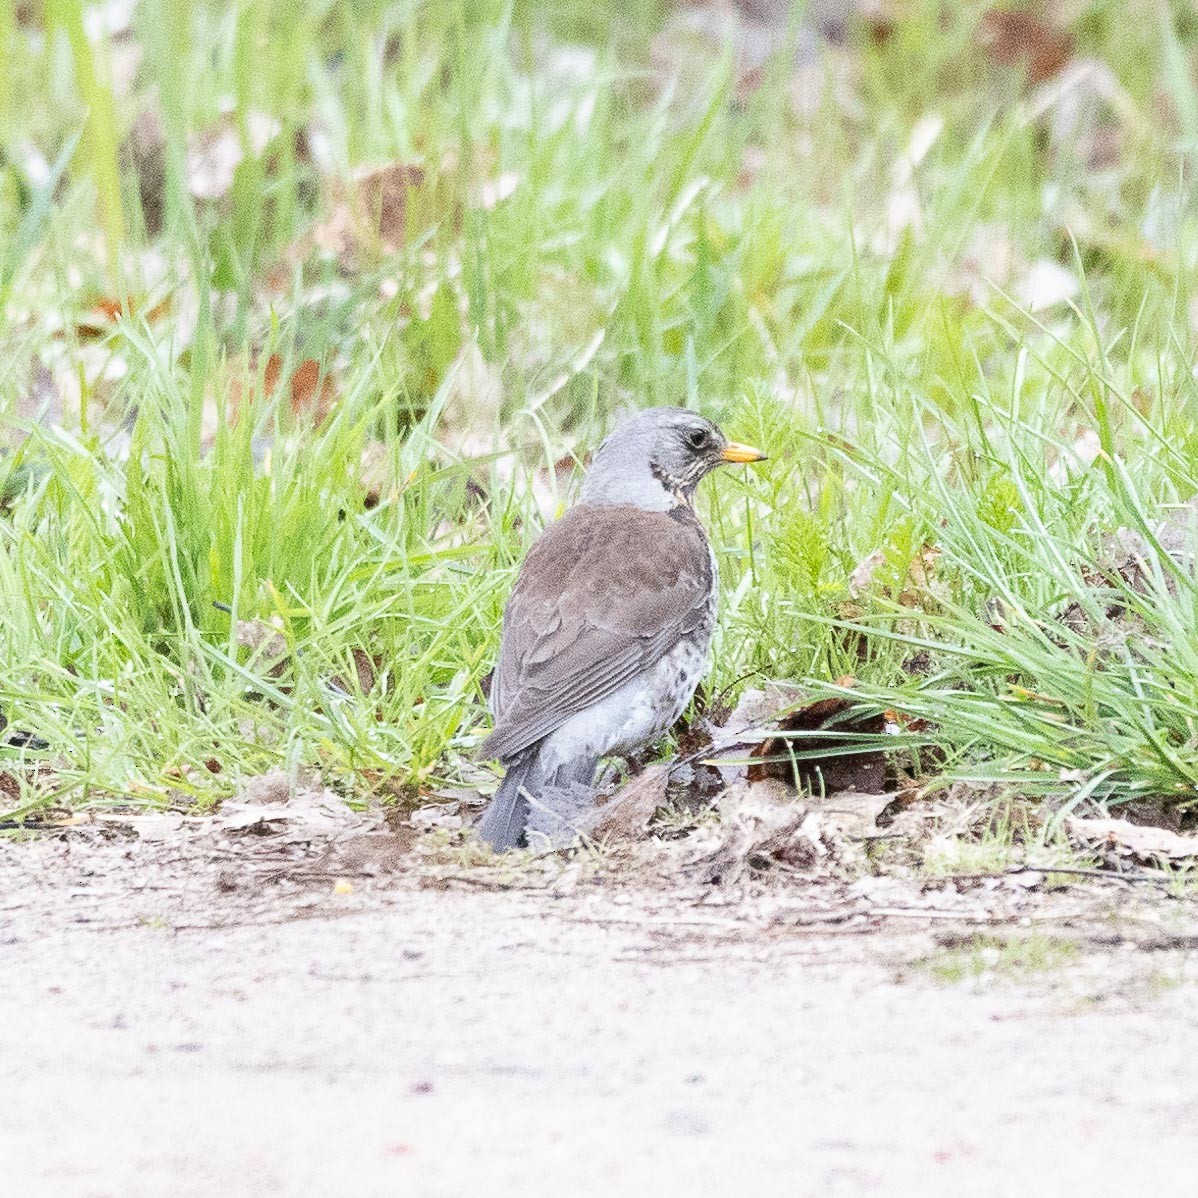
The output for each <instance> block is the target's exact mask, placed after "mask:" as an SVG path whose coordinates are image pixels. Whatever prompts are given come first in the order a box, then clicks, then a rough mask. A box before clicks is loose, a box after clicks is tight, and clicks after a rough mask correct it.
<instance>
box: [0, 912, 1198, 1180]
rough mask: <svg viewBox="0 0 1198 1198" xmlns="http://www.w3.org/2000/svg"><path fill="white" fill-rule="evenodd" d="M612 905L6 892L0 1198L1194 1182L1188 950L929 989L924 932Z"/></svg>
mask: <svg viewBox="0 0 1198 1198" xmlns="http://www.w3.org/2000/svg"><path fill="white" fill-rule="evenodd" d="M621 897H627V896H620V895H618V894H617V895H614V896H613V895H612V894H611V893H610V892H609V893H605V894H577V893H575V894H572V895H569V896H567V897H566V898H564V899H556V900H555V899H554V898H552V897H550V896H549V895H547V894H544V893H542V894H527V893H504V892H494V891H488V890H478V891H469V892H466V893H461V892H459V891H455V890H419V889H413V890H409V891H399V892H394V893H391V894H389V895H388V896H387V899H386V904H385V905H383V906H382V907H379V906H377V905H372V904H370V903H363V904H362V905H361V909H359V910H356V911H351V912H350V913H348V914H344V915H341V916H338V915H337V914H336V911H337V900H335V899H333V898H332V897H331V896H328V897H324V898H322V899H320V901H319V902H318V903H317V904H316V905H315V907H313V908H312V909H311V910H310V914H309V917H308V918H305V919H293V920H291V921H290V922H283V923H279V924H276V925H265V926H261V925H259V926H230V927H226V928H218V929H212V928H203V927H194V928H191V929H187V928H186V927H184V928H183V930H171V927H170V926H161V925H160V924H158V923H157V922H155V921H151V922H150V923H149V924H148V925H143V926H111V925H110V926H104V927H100V928H89V927H86V926H77V925H74V924H73V923H72V922H71V921H69V920H65V921H59V922H58V923H50V922H48V921H46V920H42V919H38V921H37V922H36V923H31V922H30V921H29V918H28V917H23V916H22V914H21V906H20V895H19V894H16V895H14V893H13V892H12V891H11V890H10V891H7V892H6V893H5V895H4V899H5V902H4V903H3V904H0V906H4V907H6V908H7V910H6V912H5V913H2V914H0V946H2V947H0V952H2V953H3V958H2V959H3V974H2V978H3V981H2V983H0V1095H2V1096H3V1103H4V1110H3V1117H2V1119H0V1194H3V1195H12V1196H14V1198H16V1196H20V1198H176V1196H177V1198H190V1196H192V1195H195V1196H199V1195H203V1196H205V1198H207V1196H209V1195H219V1196H221V1198H241V1196H255V1198H256V1196H258V1195H288V1196H303V1198H308V1196H320V1198H339V1196H341V1195H345V1196H346V1198H351V1196H352V1198H372V1196H375V1195H378V1196H383V1195H387V1196H392V1195H404V1196H406V1195H413V1196H417V1198H424V1196H429V1198H436V1196H440V1195H445V1196H455V1198H456V1196H458V1195H475V1194H494V1195H508V1194H511V1195H522V1196H536V1195H542V1194H543V1195H553V1196H555V1198H557V1196H574V1195H579V1196H587V1195H605V1196H606V1195H625V1194H633V1195H635V1194H653V1195H665V1196H669V1195H675V1194H677V1195H704V1196H707V1195H725V1194H726V1195H742V1194H747V1193H748V1194H752V1193H756V1194H768V1195H774V1194H777V1195H821V1196H822V1195H838V1194H851V1195H858V1194H861V1195H864V1194H886V1195H896V1194H897V1195H906V1194H912V1195H915V1194H919V1195H939V1194H944V1195H950V1194H951V1195H954V1196H959V1195H966V1196H968V1195H996V1196H998V1195H1002V1196H1006V1195H1015V1194H1021V1193H1025V1192H1030V1193H1045V1194H1054V1193H1062V1194H1063V1193H1087V1194H1090V1195H1107V1194H1110V1195H1115V1194H1118V1195H1127V1194H1151V1193H1167V1192H1174V1193H1182V1192H1189V1190H1190V1189H1191V1188H1192V1186H1193V1178H1194V1176H1195V1173H1196V1171H1198V1082H1196V1081H1195V1066H1194V1062H1195V1061H1196V1060H1198V1015H1196V1011H1198V1006H1196V1002H1195V1000H1196V998H1198V994H1196V992H1195V988H1194V986H1193V979H1194V977H1196V976H1198V973H1196V971H1195V968H1194V965H1193V963H1192V962H1191V961H1190V960H1189V956H1192V955H1193V954H1189V955H1187V954H1185V953H1183V952H1181V951H1179V950H1172V951H1158V952H1143V951H1139V950H1136V949H1132V948H1128V947H1122V948H1117V949H1100V950H1095V951H1094V952H1092V953H1090V954H1088V955H1086V956H1085V957H1084V958H1083V959H1082V960H1081V961H1080V963H1079V964H1077V965H1076V966H1070V967H1068V968H1067V969H1064V970H1061V971H1058V972H1056V973H1054V974H1052V975H1032V976H1030V977H1026V978H1023V979H1021V980H1016V981H1010V980H1003V979H997V980H994V981H992V982H991V983H988V984H979V983H977V982H964V983H958V984H956V985H953V986H943V985H938V984H936V983H935V982H934V981H932V980H931V979H930V978H929V976H928V974H927V971H926V970H922V969H918V968H912V967H911V966H910V964H909V962H910V961H911V960H912V959H913V958H914V957H917V956H919V955H921V954H922V953H924V952H926V951H928V948H929V946H930V943H931V942H930V940H929V938H928V936H927V934H926V933H924V932H923V931H921V930H913V931H912V932H910V933H907V932H905V931H904V932H902V933H899V934H894V933H882V932H879V933H868V934H865V935H842V936H836V935H833V934H830V933H828V932H826V931H824V932H819V933H811V932H803V931H802V930H800V929H796V928H793V927H790V928H786V927H783V928H778V927H774V928H772V929H771V928H770V927H769V926H768V925H769V921H768V920H754V919H752V918H749V917H747V916H745V915H744V914H743V913H738V911H737V910H736V909H730V910H729V911H723V912H721V911H716V912H714V913H707V912H704V911H703V910H701V909H697V908H695V907H694V906H693V905H680V904H674V905H671V903H670V901H669V899H668V898H662V897H661V896H657V897H655V898H654V897H649V898H645V897H644V896H642V897H641V898H635V899H633V900H631V901H627V902H621V901H619V900H620V899H621ZM356 901H357V900H356V899H354V900H353V902H355V903H356ZM35 906H36V904H35ZM42 914H43V912H41V911H38V912H37V915H42ZM179 922H185V921H176V924H177V923H179ZM929 926H931V924H929ZM1162 983H1164V984H1162ZM1175 983H1176V984H1175Z"/></svg>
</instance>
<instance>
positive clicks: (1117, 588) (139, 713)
mask: <svg viewBox="0 0 1198 1198" xmlns="http://www.w3.org/2000/svg"><path fill="white" fill-rule="evenodd" d="M0 39H2V43H3V45H4V46H5V48H6V55H5V70H4V72H3V80H2V84H0V301H2V310H0V444H2V445H3V447H4V449H3V456H2V457H0V496H2V498H0V663H2V664H0V711H2V712H3V714H4V716H5V717H6V719H7V720H8V723H9V737H8V740H7V741H6V742H5V744H4V745H3V746H0V771H3V776H4V777H6V778H8V779H9V780H10V781H9V783H8V784H7V785H6V793H8V795H9V798H10V799H11V800H12V801H11V804H10V806H11V808H12V810H14V811H28V810H31V809H33V808H36V807H44V806H47V805H51V804H55V803H60V802H69V803H72V804H76V805H80V804H82V805H87V804H97V803H108V802H112V801H119V802H128V801H130V800H131V799H132V800H136V801H143V800H144V801H146V802H164V801H182V802H192V801H199V802H207V801H211V800H213V799H217V798H219V797H221V796H222V795H223V794H226V793H229V792H230V791H231V790H232V789H233V788H234V787H235V786H236V779H237V778H238V777H239V776H240V775H242V774H244V773H247V772H254V771H258V770H261V769H264V768H267V767H269V766H272V765H277V764H280V763H281V764H284V765H286V766H289V767H291V768H297V767H298V766H300V765H315V766H318V767H319V768H321V769H323V770H324V771H325V773H326V775H327V776H329V777H330V778H331V779H333V780H336V781H339V782H341V783H342V784H343V785H344V786H345V787H346V788H347V790H349V791H350V792H352V793H354V794H357V795H362V796H365V795H369V794H372V793H381V794H384V795H399V796H401V797H404V798H415V797H417V796H419V795H422V794H427V793H429V792H430V791H432V790H435V789H436V788H438V787H439V786H442V785H443V784H445V783H447V782H454V781H461V780H462V779H466V780H469V781H472V782H475V783H477V782H478V781H479V776H478V775H477V774H476V773H474V772H472V769H471V767H469V766H468V764H467V761H468V756H469V752H470V749H471V747H472V746H473V745H474V744H475V743H477V740H478V739H479V738H480V735H481V729H482V726H483V721H482V711H481V706H480V700H481V695H480V690H479V685H480V679H481V678H482V677H483V675H484V674H485V672H486V670H487V669H488V668H489V663H490V661H491V659H492V657H493V655H494V651H495V647H496V641H497V630H498V620H499V616H500V613H501V610H502V603H503V599H504V597H505V594H506V590H507V588H508V586H509V585H510V581H511V578H512V572H513V569H514V566H515V564H516V563H517V562H518V561H519V559H520V557H521V556H522V554H523V552H524V550H525V549H526V548H527V545H528V544H529V543H530V541H531V540H532V538H533V537H534V536H535V535H536V533H537V532H538V531H539V529H540V528H541V527H542V526H543V524H544V522H545V521H546V520H548V519H551V518H553V517H554V516H555V515H556V514H557V513H558V512H559V511H560V510H561V507H562V505H563V504H564V503H566V502H568V501H569V498H570V495H571V493H572V492H571V486H572V482H571V480H572V479H573V478H574V477H576V474H575V472H574V465H575V456H577V457H582V456H584V455H585V452H586V450H587V448H588V447H590V446H592V445H593V444H594V443H595V441H596V440H597V438H598V437H600V436H601V435H602V433H603V431H605V430H606V429H607V428H608V427H610V423H611V421H612V419H613V418H614V416H615V414H616V413H618V412H619V411H620V410H622V409H626V408H628V407H631V406H637V405H647V404H654V403H685V404H691V405H694V406H697V407H699V408H702V409H703V410H704V411H706V412H707V413H708V414H710V415H712V416H714V417H716V418H718V419H720V420H722V421H724V422H725V424H726V426H727V427H728V429H729V431H730V433H732V434H733V435H736V436H738V437H741V438H742V439H745V440H750V441H753V442H756V443H759V444H763V445H764V446H765V447H766V448H768V450H769V451H770V453H771V458H772V462H771V465H770V468H769V469H768V470H764V471H760V472H756V473H754V474H753V475H752V476H748V477H741V476H739V475H733V474H731V473H725V474H724V475H722V476H720V477H719V478H717V479H715V480H713V482H711V483H709V484H707V489H706V494H705V495H704V497H703V504H704V512H705V516H706V518H707V520H708V523H709V526H710V527H711V529H712V534H713V539H714V541H715V543H716V545H717V547H718V551H719V554H720V560H721V573H722V583H723V588H724V608H723V612H724V616H723V622H722V628H721V636H720V641H719V645H718V653H717V663H716V667H715V673H714V677H713V679H712V682H711V688H712V689H713V690H715V691H722V692H726V693H727V694H728V695H729V697H735V694H736V691H737V689H738V688H739V687H741V686H743V685H746V684H748V683H755V682H758V681H760V680H761V679H762V678H789V679H798V680H800V681H802V682H804V683H806V684H807V685H809V686H810V687H811V689H812V690H813V692H820V691H823V690H826V689H828V688H829V687H831V689H833V690H837V689H839V690H841V691H843V690H846V687H845V685H844V684H841V686H840V687H839V688H837V687H836V686H835V685H834V684H833V683H834V680H836V679H843V678H844V677H845V676H852V678H853V679H854V680H855V681H854V683H853V685H852V686H851V687H850V688H847V689H848V691H849V693H851V694H853V695H854V696H856V697H857V698H859V699H861V700H862V701H863V702H866V703H870V704H873V705H875V706H878V707H888V708H892V709H894V710H895V711H897V712H899V713H900V714H901V716H902V717H903V718H904V719H905V720H907V721H908V722H911V721H915V720H920V721H924V723H921V724H920V725H919V727H921V728H922V729H924V730H925V731H924V735H926V736H927V737H928V738H930V739H932V740H934V741H935V742H936V743H937V745H938V746H939V749H940V753H939V754H938V755H937V756H936V758H935V760H936V761H937V763H938V768H942V769H943V770H944V771H945V777H963V778H968V779H975V780H987V781H993V780H998V781H1000V782H1001V784H1002V785H1003V786H1004V787H1007V788H1009V789H1011V790H1013V791H1017V792H1020V793H1027V794H1032V795H1042V794H1050V795H1052V796H1054V797H1055V798H1057V799H1060V800H1064V801H1066V802H1076V801H1080V800H1082V799H1086V798H1094V797H1097V798H1101V799H1112V800H1119V799H1127V798H1133V797H1151V798H1155V799H1161V798H1164V799H1166V800H1167V801H1168V802H1169V803H1172V804H1179V805H1181V806H1182V807H1185V806H1187V805H1188V804H1189V803H1190V801H1191V799H1192V797H1193V796H1194V784H1195V782H1196V781H1198V751H1196V747H1198V727H1196V725H1195V719H1196V717H1198V652H1196V648H1195V638H1194V633H1193V629H1194V627H1195V626H1196V622H1195V619H1194V617H1195V614H1196V612H1195V588H1194V585H1193V577H1192V570H1191V569H1190V567H1189V562H1190V561H1191V560H1192V557H1191V556H1189V549H1190V546H1189V534H1188V532H1187V531H1186V530H1187V529H1188V527H1189V524H1188V522H1187V521H1188V513H1189V510H1190V509H1188V508H1186V507H1184V506H1182V505H1184V504H1185V502H1186V501H1187V500H1189V499H1190V498H1191V497H1192V496H1194V495H1195V494H1198V407H1196V402H1195V401H1196V396H1195V373H1194V365H1195V360H1194V359H1195V354H1194V350H1195V330H1196V327H1198V304H1196V301H1195V296H1194V294H1193V280H1194V278H1195V274H1194V272H1195V268H1196V266H1198V238H1196V235H1195V234H1196V228H1195V226H1196V222H1198V208H1196V206H1195V204H1194V196H1193V178H1194V170H1195V165H1196V162H1198V158H1196V155H1198V83H1196V73H1195V63H1196V45H1198V19H1196V18H1195V16H1194V13H1193V11H1192V9H1191V8H1190V6H1189V5H1186V4H1182V3H1177V4H1172V5H1170V4H1167V3H1156V2H1152V3H1150V2H1148V0H1130V2H1119V3H1116V2H1114V0H1091V2H1083V0H1074V2H1072V3H1067V4H1062V5H1051V6H1048V5H1044V6H1037V5H1034V4H1033V5H1014V4H1012V5H996V4H993V3H983V2H980V0H979V2H969V3H962V4H959V5H944V4H941V3H933V2H931V0H874V2H871V3H868V4H864V3H863V4H850V3H833V2H832V0H821V3H819V4H812V5H810V6H805V5H802V4H799V5H796V6H794V7H793V8H792V7H791V6H790V5H788V4H785V3H771V2H770V0H742V2H741V3H731V2H729V3H710V4H696V5H685V4H679V3H666V2H664V0H660V2H658V0H639V2H638V3H626V2H625V3H620V4H616V3H610V2H604V0H589V2H587V3H580V2H579V3H576V2H574V0H561V2H558V3H537V2H534V0H526V2H523V3H499V2H497V0H459V2H448V0H447V2H438V3H417V2H415V0H412V2H409V3H381V2H374V0H359V2H355V3H331V2H326V3H319V2H315V0H313V2H305V3H286V4H284V3H279V2H274V0H255V2H250V3H239V4H206V3H197V4H183V3H180V2H179V0H164V2H163V3H158V4H148V3H144V2H143V3H134V2H133V0H123V2H117V0H113V2H110V3H105V4H83V3H81V2H80V0H47V2H46V3H44V4H41V3H23V2H18V0H0ZM1166 542H1167V544H1166ZM1132 558H1134V559H1135V560H1136V561H1137V562H1140V563H1142V567H1143V568H1140V566H1134V568H1133V567H1131V566H1129V565H1128V563H1129V562H1130V561H1131V559H1132ZM14 730H20V731H21V732H22V733H27V734H29V735H24V734H23V735H19V736H15V737H14V736H12V735H11V734H12V732H13V731H14ZM483 781H484V784H485V778H484V779H483Z"/></svg>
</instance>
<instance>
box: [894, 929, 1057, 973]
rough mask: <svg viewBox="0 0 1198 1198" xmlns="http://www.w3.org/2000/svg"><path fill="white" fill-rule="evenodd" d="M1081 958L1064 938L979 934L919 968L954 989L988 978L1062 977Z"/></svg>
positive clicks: (928, 958) (923, 961)
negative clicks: (1059, 974) (1005, 936)
mask: <svg viewBox="0 0 1198 1198" xmlns="http://www.w3.org/2000/svg"><path fill="white" fill-rule="evenodd" d="M1079 956H1080V949H1079V946H1078V945H1077V943H1076V942H1075V941H1072V940H1065V939H1063V938H1061V937H1055V936H1044V935H1037V934H1034V933H1033V934H1032V935H1025V936H1015V937H1011V938H1009V939H1004V938H1000V937H997V936H988V935H985V934H983V933H977V934H975V935H973V936H969V937H967V938H964V939H963V940H962V942H961V943H959V944H954V945H952V946H950V947H946V948H942V949H939V950H937V951H936V952H935V953H934V954H932V955H931V956H928V957H925V958H923V959H922V960H920V961H919V962H917V964H918V966H919V967H920V968H921V969H923V970H925V971H926V972H927V973H928V974H929V975H930V976H931V977H932V978H934V979H935V980H936V981H937V982H940V983H941V984H943V985H946V986H955V985H957V984H959V983H961V982H965V981H974V982H977V981H982V980H986V979H989V978H1001V979H1004V980H1006V981H1008V982H1017V981H1022V980H1026V979H1027V978H1029V977H1031V976H1034V975H1036V974H1043V973H1060V972H1061V971H1062V970H1065V969H1067V968H1068V967H1069V966H1071V965H1074V964H1076V963H1077V960H1078V958H1079Z"/></svg>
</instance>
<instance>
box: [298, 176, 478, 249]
mask: <svg viewBox="0 0 1198 1198" xmlns="http://www.w3.org/2000/svg"><path fill="white" fill-rule="evenodd" d="M453 166H454V163H453V162H452V161H447V162H445V163H442V166H441V168H440V169H438V170H433V169H430V168H426V167H424V166H420V165H418V164H416V163H407V162H393V163H389V164H387V165H386V166H379V167H367V168H365V169H363V170H361V171H359V172H358V173H357V174H356V175H355V176H354V177H353V178H352V179H351V180H350V181H349V183H348V184H342V185H340V186H339V187H337V189H336V190H335V191H334V193H333V195H332V197H331V202H330V206H329V207H330V211H329V216H328V218H327V219H326V220H325V221H323V222H322V223H321V224H320V225H318V226H317V227H316V229H315V230H314V231H313V234H312V239H313V242H314V244H315V245H316V246H317V248H319V249H321V250H324V251H325V252H326V253H329V254H332V255H333V256H334V257H336V258H337V259H338V261H339V262H340V263H341V265H342V267H343V268H344V269H345V270H349V271H352V270H356V269H357V267H358V266H359V265H360V263H361V260H362V259H363V257H369V256H370V255H371V254H378V253H379V252H381V253H383V254H391V253H394V252H395V251H396V250H398V249H400V248H401V247H402V246H404V245H407V244H409V243H410V242H411V241H412V240H414V239H415V238H418V237H420V236H423V235H424V234H425V233H427V232H428V231H429V230H430V229H432V228H434V227H435V226H437V225H439V224H441V223H442V222H445V221H448V223H449V227H450V228H451V229H452V230H454V231H455V232H456V231H457V230H458V229H460V228H461V225H462V219H463V218H462V205H461V204H460V203H459V202H457V201H456V200H455V199H454V198H453V194H452V186H451V184H452V168H453ZM495 202H498V199H496V201H495Z"/></svg>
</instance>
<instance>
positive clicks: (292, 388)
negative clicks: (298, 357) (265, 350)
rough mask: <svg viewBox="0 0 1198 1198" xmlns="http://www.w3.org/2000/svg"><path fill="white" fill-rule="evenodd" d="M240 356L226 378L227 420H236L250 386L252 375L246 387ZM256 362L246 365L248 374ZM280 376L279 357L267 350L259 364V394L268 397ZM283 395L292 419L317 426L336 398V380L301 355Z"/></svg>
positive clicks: (281, 374)
mask: <svg viewBox="0 0 1198 1198" xmlns="http://www.w3.org/2000/svg"><path fill="white" fill-rule="evenodd" d="M244 361H245V360H244V358H242V359H240V360H239V362H240V365H239V364H237V363H235V364H234V366H233V372H232V377H231V378H230V381H229V392H228V394H229V406H228V411H229V420H230V422H231V423H234V424H235V423H236V422H237V420H238V419H239V418H240V416H241V413H242V411H243V409H244V408H245V406H246V404H247V403H248V402H249V394H250V393H252V390H253V389H254V383H255V381H256V378H255V377H251V380H250V386H249V390H248V392H247V387H246V383H245V379H244V374H245V372H246V367H245V365H244ZM256 370H257V366H256V364H254V365H251V366H250V367H249V372H250V374H251V376H254V375H256ZM282 380H283V358H282V356H281V355H280V354H271V355H270V357H268V358H267V359H266V361H265V363H263V366H262V395H263V396H264V397H265V398H267V399H271V398H273V397H274V394H275V392H276V391H277V390H278V388H279V384H280V383H281V382H282ZM287 398H288V406H289V408H290V410H291V414H292V416H293V417H295V419H296V420H300V421H303V422H305V423H308V422H310V423H311V424H312V425H314V426H319V425H320V424H322V423H323V422H324V421H325V420H326V419H327V418H328V415H329V413H330V412H331V411H332V409H333V407H334V405H335V404H336V402H337V399H338V393H337V384H336V382H335V381H334V379H333V376H332V374H331V373H330V372H329V371H328V370H327V369H326V368H325V367H324V366H322V365H321V363H320V362H318V361H317V360H316V359H315V358H305V359H304V360H303V361H302V362H300V364H299V365H298V366H296V367H295V369H294V370H293V371H292V372H291V374H290V375H289V376H288V377H287Z"/></svg>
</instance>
